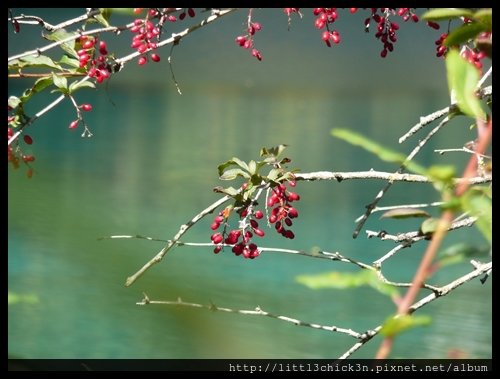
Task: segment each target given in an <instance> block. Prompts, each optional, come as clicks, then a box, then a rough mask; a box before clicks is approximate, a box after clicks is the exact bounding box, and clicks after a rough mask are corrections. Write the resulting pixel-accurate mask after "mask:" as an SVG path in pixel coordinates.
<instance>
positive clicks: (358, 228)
mask: <svg viewBox="0 0 500 379" xmlns="http://www.w3.org/2000/svg"><path fill="white" fill-rule="evenodd" d="M449 120H450V116H446V117H445V118H444V119H443V120H442V121H441V122H440V123H439V125H437V126H436V127H435V128H434V129H432V130H431V131H430V132H429V134H427V136H426V137H425V138H424V139H423V140H421V141H419V143H418V144H417V146H415V147H414V149H413V150H412V151H411V153H410V154H409V155H408V156H407V157H406V159H405V161H404V162H403V164H402V165H401V166H400V167H399V169H398V170H397V171H396V174H401V173H402V172H403V170H404V169H405V167H406V163H407V162H409V161H411V160H412V159H413V158H414V157H415V155H417V154H418V153H419V152H420V150H421V149H422V147H424V145H425V144H426V143H427V142H428V141H429V140H430V139H431V138H432V136H433V135H434V134H436V133H437V132H438V131H439V130H440V129H441V128H442V127H443V126H444V125H446V124H447V123H448V121H449ZM393 183H394V181H392V180H390V181H389V182H388V183H387V184H386V185H385V187H384V188H382V189H381V190H380V192H379V193H378V194H377V195H376V196H375V199H373V201H372V202H371V203H370V204H368V205H367V206H366V212H365V214H364V215H363V217H362V218H361V220H360V221H359V222H358V225H357V226H356V228H355V229H354V232H353V234H352V238H356V237H357V236H358V235H359V232H360V231H361V229H362V228H363V225H364V224H365V222H366V220H368V217H370V215H371V213H372V210H373V209H374V208H375V207H376V206H377V204H378V202H379V201H380V200H381V199H382V197H384V195H385V194H386V193H387V191H389V188H391V186H392V184H393Z"/></svg>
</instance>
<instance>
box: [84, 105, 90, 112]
mask: <svg viewBox="0 0 500 379" xmlns="http://www.w3.org/2000/svg"><path fill="white" fill-rule="evenodd" d="M82 110H83V111H85V112H90V111H91V110H92V105H90V104H83V105H82Z"/></svg>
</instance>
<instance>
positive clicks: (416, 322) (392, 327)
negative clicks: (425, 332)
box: [380, 315, 432, 338]
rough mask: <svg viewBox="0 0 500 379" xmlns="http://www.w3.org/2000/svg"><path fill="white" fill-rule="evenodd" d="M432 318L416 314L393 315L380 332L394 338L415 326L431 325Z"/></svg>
mask: <svg viewBox="0 0 500 379" xmlns="http://www.w3.org/2000/svg"><path fill="white" fill-rule="evenodd" d="M431 321H432V319H431V317H430V316H422V315H421V316H414V315H402V316H399V317H391V318H389V319H388V320H387V321H386V322H384V325H382V329H380V334H382V335H383V336H385V337H389V338H392V337H394V336H396V335H397V334H400V333H402V332H404V331H406V330H408V329H411V328H415V327H416V326H427V325H430V323H431Z"/></svg>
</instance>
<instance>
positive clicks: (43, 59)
mask: <svg viewBox="0 0 500 379" xmlns="http://www.w3.org/2000/svg"><path fill="white" fill-rule="evenodd" d="M23 67H48V68H52V69H55V70H62V69H63V68H62V67H61V66H60V65H58V64H57V63H56V62H54V61H53V60H52V59H50V58H49V57H47V56H46V55H38V56H35V55H28V56H26V57H23V58H20V59H16V60H14V61H12V62H11V63H10V64H9V70H12V69H17V68H23Z"/></svg>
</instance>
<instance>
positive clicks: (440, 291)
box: [339, 262, 492, 359]
mask: <svg viewBox="0 0 500 379" xmlns="http://www.w3.org/2000/svg"><path fill="white" fill-rule="evenodd" d="M491 269H492V262H489V263H485V264H482V265H477V266H476V267H475V270H473V271H471V272H469V273H468V274H465V275H463V276H461V277H459V278H458V279H455V280H454V281H452V282H450V283H448V284H447V285H445V286H443V287H436V288H435V291H433V292H432V293H431V294H429V295H427V296H426V297H424V298H423V299H422V300H419V301H417V302H416V303H414V304H413V305H412V306H410V307H409V309H408V313H409V314H412V313H413V312H415V311H416V310H417V309H420V308H422V307H423V306H425V305H427V304H429V303H431V302H432V301H434V300H436V299H438V298H440V297H442V296H446V295H448V294H449V293H450V292H451V291H453V290H454V289H456V288H457V287H459V286H461V285H462V284H464V283H467V282H470V281H471V280H473V279H475V278H477V277H479V276H481V275H483V274H485V273H488V272H489V271H490V270H491ZM398 317H400V316H398V315H396V316H395V317H394V318H398ZM381 329H382V325H379V326H377V327H376V328H375V329H373V330H372V331H371V333H366V337H365V338H364V339H363V340H361V341H360V342H356V343H355V344H354V345H353V346H352V347H351V348H349V350H347V351H346V352H345V353H344V354H342V355H341V356H340V357H339V359H346V358H349V357H350V356H351V355H352V354H353V353H354V352H355V351H357V350H358V349H359V348H360V347H361V346H363V345H365V344H366V343H367V342H368V341H370V340H371V339H372V338H373V337H375V336H376V335H377V334H378V333H379V332H380V330H381Z"/></svg>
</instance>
